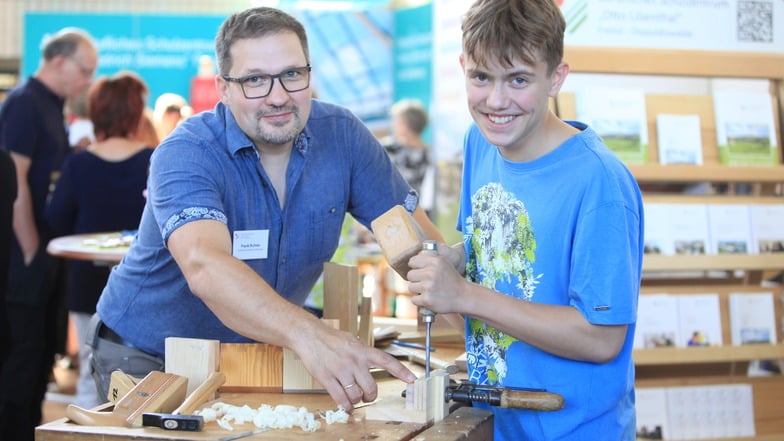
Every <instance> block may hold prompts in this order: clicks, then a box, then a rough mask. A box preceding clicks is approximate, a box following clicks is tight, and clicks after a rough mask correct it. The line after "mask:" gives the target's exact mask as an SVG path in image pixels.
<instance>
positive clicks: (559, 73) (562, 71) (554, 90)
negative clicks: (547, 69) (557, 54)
mask: <svg viewBox="0 0 784 441" xmlns="http://www.w3.org/2000/svg"><path fill="white" fill-rule="evenodd" d="M567 75H569V63H567V62H565V61H562V62H560V63H558V66H556V67H555V70H553V74H552V75H550V81H551V84H550V96H551V97H555V96H556V95H558V92H560V90H561V86H563V83H564V81H565V80H566V76H567Z"/></svg>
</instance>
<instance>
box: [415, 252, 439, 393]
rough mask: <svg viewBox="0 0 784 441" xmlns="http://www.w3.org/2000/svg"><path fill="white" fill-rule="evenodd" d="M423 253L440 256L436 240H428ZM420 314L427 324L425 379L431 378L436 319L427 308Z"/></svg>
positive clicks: (421, 310) (422, 309)
mask: <svg viewBox="0 0 784 441" xmlns="http://www.w3.org/2000/svg"><path fill="white" fill-rule="evenodd" d="M422 251H423V252H424V253H425V254H428V255H431V256H437V255H438V243H437V242H436V241H434V240H426V241H424V242H422ZM419 313H420V314H422V321H423V322H425V378H428V377H430V352H431V349H432V346H430V329H431V327H432V326H433V322H434V321H435V319H436V315H435V313H434V312H433V311H431V310H429V309H427V308H421V309H420V310H419Z"/></svg>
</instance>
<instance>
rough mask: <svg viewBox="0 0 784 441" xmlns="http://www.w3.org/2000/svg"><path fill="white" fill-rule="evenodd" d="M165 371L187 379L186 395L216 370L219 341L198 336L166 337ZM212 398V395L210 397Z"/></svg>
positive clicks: (217, 366) (218, 361) (218, 359)
mask: <svg viewBox="0 0 784 441" xmlns="http://www.w3.org/2000/svg"><path fill="white" fill-rule="evenodd" d="M165 342H166V343H165V344H166V367H165V370H166V373H169V374H177V375H181V376H183V377H185V378H187V379H188V395H190V394H191V393H192V392H193V391H194V390H196V388H197V387H199V385H200V384H202V383H204V381H205V380H207V377H209V376H210V374H212V373H213V372H217V371H218V368H219V364H220V341H218V340H205V339H200V338H182V337H167V338H166V340H165ZM210 399H212V397H210Z"/></svg>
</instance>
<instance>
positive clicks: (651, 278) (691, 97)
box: [554, 46, 784, 441]
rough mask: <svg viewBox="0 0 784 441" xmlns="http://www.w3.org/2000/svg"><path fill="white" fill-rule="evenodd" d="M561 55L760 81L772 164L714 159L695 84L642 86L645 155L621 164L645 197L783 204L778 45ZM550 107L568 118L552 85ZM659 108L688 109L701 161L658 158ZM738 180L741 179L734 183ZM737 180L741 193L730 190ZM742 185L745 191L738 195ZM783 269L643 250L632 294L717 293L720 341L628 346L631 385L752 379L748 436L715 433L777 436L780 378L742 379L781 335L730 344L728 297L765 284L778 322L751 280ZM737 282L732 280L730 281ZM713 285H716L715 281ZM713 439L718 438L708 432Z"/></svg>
mask: <svg viewBox="0 0 784 441" xmlns="http://www.w3.org/2000/svg"><path fill="white" fill-rule="evenodd" d="M564 60H565V61H566V62H567V63H569V66H570V71H571V72H574V73H579V74H611V75H631V76H643V75H644V76H659V77H673V78H674V77H686V78H694V77H700V78H704V79H707V80H713V79H716V78H721V79H726V78H738V79H755V80H757V79H759V80H769V84H770V88H769V89H770V93H771V104H772V106H773V111H774V119H775V124H776V127H775V135H776V138H777V141H778V142H777V145H778V149H779V151H778V164H775V165H771V166H756V167H746V166H728V165H724V164H721V163H720V160H719V149H718V146H717V131H716V123H715V116H714V111H713V101H712V96H710V95H705V92H704V91H700V92H697V93H695V94H688V95H672V94H657V93H649V94H646V97H645V99H646V112H647V124H648V127H647V133H648V158H647V163H645V164H642V165H631V164H630V165H629V166H628V167H629V170H630V171H631V173H632V174H633V175H634V176H635V178H636V179H637V181H638V183H639V184H640V188H641V189H642V191H643V199H644V201H645V202H646V203H648V202H663V203H698V204H710V203H717V204H735V203H740V204H767V203H772V204H784V198H783V197H782V186H784V165H782V130H781V125H782V115H784V104H783V103H782V97H784V53H752V52H723V51H696V50H664V49H661V50H658V49H640V48H598V47H585V46H567V47H566V48H565V50H564ZM554 101H555V104H554V108H555V109H556V112H557V114H558V115H559V116H560V117H561V118H562V119H577V115H576V106H575V95H574V93H568V92H565V93H560V94H559V95H558V96H557V97H556V99H555V100H554ZM659 114H697V115H699V117H700V129H701V138H702V147H703V148H702V153H703V157H702V165H680V164H678V165H661V164H660V161H659V157H658V147H657V146H658V140H657V139H656V137H657V133H656V123H657V115H659ZM699 183H708V184H711V186H712V187H713V188H717V187H721V188H722V191H721V192H719V193H720V194H705V195H700V196H693V195H688V194H686V191H685V190H686V189H688V188H690V187H693V186H692V185H691V184H699ZM741 184H748V185H741ZM741 187H745V188H746V189H750V191H746V192H741V191H738V189H740V188H741ZM740 193H745V194H740ZM780 270H784V254H760V255H749V254H723V255H676V256H664V255H650V254H648V255H645V256H644V259H643V281H642V282H643V289H642V293H641V295H647V294H654V293H671V294H673V295H679V294H688V293H700V292H702V293H705V292H716V290H717V289H718V290H719V291H720V294H719V295H720V302H721V323H722V334H723V341H724V345H723V346H714V347H688V348H675V347H665V348H654V349H639V350H635V351H634V361H635V366H636V368H637V378H636V386H637V387H671V386H673V387H674V386H687V385H720V384H732V383H745V384H751V385H752V393H753V400H754V409H753V410H754V424H755V431H756V436H754V437H745V438H722V440H723V441H727V440H730V441H773V440H777V441H778V440H782V439H784V412H782V411H781V409H782V407H784V376H781V375H777V376H772V377H764V378H760V377H749V376H748V375H747V368H748V366H749V364H750V363H751V362H753V361H755V360H760V359H784V343H782V339H781V333H782V331H781V330H779V336H778V338H777V340H776V341H777V343H776V344H760V345H743V346H733V345H730V344H729V342H730V341H731V339H730V338H729V337H730V329H729V328H730V317H729V311H728V296H729V294H730V293H732V292H736V290H737V289H740V288H742V289H743V290H745V292H753V291H755V290H756V291H759V290H771V289H772V290H774V297H775V299H776V306H775V317H776V323H777V324H780V323H782V314H781V297H782V293H781V289H780V288H768V287H761V286H760V282H761V280H762V279H763V277H762V275H763V273H764V272H778V271H780ZM739 283H740V284H742V285H741V286H740V287H739V286H738V285H737V284H739ZM717 286H720V288H717ZM715 441H719V440H715Z"/></svg>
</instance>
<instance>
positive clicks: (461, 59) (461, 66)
mask: <svg viewBox="0 0 784 441" xmlns="http://www.w3.org/2000/svg"><path fill="white" fill-rule="evenodd" d="M458 60H459V61H460V70H462V71H463V72H465V59H464V58H463V54H462V53H461V54H460V56H459V57H458Z"/></svg>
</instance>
